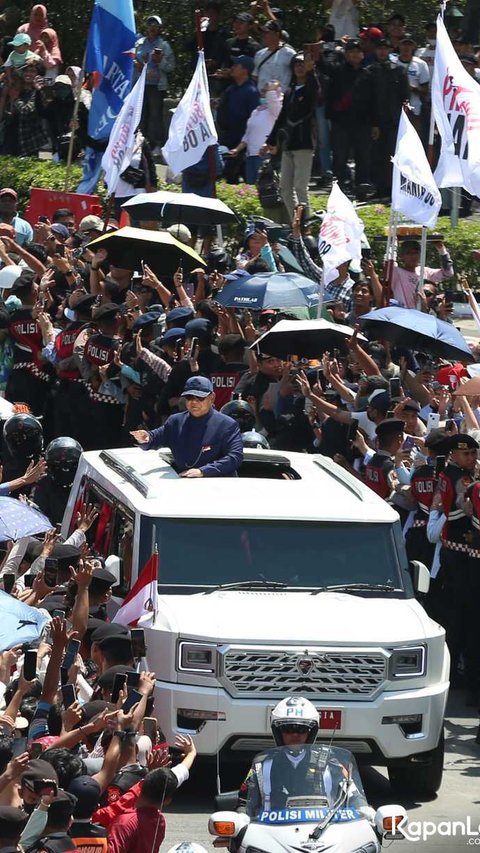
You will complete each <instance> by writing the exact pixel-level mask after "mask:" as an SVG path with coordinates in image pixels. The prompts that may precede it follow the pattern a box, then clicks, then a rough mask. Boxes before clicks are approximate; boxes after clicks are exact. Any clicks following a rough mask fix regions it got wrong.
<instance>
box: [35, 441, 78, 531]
mask: <svg viewBox="0 0 480 853" xmlns="http://www.w3.org/2000/svg"><path fill="white" fill-rule="evenodd" d="M81 455H82V446H81V445H80V444H79V443H78V441H75V439H74V438H70V437H69V436H61V437H60V438H55V439H54V440H53V441H51V442H50V444H49V445H48V446H47V449H46V451H45V460H46V462H47V476H46V477H45V479H44V480H41V481H40V483H39V484H38V486H37V487H36V488H35V492H34V495H33V499H34V501H35V503H36V504H37V506H38V508H39V510H40V512H43V514H44V515H46V516H47V517H48V518H49V519H50V521H51V522H52V527H53V526H54V525H55V524H60V523H61V521H62V519H63V514H64V512H65V507H66V505H67V501H68V496H69V494H70V488H71V486H72V483H73V481H74V479H75V474H76V473H77V467H78V463H79V460H80V456H81Z"/></svg>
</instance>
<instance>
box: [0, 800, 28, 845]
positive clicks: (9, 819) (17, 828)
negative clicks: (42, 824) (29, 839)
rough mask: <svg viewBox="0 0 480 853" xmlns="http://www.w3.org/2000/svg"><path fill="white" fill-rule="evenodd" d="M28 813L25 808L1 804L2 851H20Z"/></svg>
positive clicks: (0, 832) (0, 841) (0, 840)
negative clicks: (21, 837)
mask: <svg viewBox="0 0 480 853" xmlns="http://www.w3.org/2000/svg"><path fill="white" fill-rule="evenodd" d="M27 821H28V815H27V813H26V812H24V811H23V809H19V808H14V807H13V806H0V850H1V853H18V851H19V850H20V847H19V843H20V836H21V834H22V832H23V830H24V829H25V827H26V825H27Z"/></svg>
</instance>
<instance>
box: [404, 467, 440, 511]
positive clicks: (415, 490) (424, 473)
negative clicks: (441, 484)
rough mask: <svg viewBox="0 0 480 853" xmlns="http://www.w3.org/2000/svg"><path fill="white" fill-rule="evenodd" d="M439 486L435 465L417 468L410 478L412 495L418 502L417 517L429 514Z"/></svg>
mask: <svg viewBox="0 0 480 853" xmlns="http://www.w3.org/2000/svg"><path fill="white" fill-rule="evenodd" d="M436 487H437V481H436V479H435V468H434V466H433V465H422V466H421V467H420V468H417V469H416V471H415V472H414V474H412V477H411V479H410V488H411V490H412V495H413V497H414V498H415V500H416V502H417V513H416V516H417V518H422V517H426V516H428V514H429V512H430V509H431V506H432V501H433V496H434V494H435V490H436Z"/></svg>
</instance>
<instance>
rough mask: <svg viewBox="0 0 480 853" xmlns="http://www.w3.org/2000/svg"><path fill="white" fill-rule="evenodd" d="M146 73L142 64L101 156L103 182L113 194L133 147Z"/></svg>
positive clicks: (140, 113)
mask: <svg viewBox="0 0 480 853" xmlns="http://www.w3.org/2000/svg"><path fill="white" fill-rule="evenodd" d="M146 75H147V66H146V65H144V66H143V70H142V73H141V74H140V77H139V78H138V80H137V82H136V83H135V86H134V87H133V89H132V91H131V92H130V94H129V95H128V97H127V98H126V100H125V103H124V105H123V107H122V109H121V110H120V112H119V114H118V116H117V118H116V119H115V124H114V125H113V128H112V132H111V134H110V140H109V143H108V148H107V150H106V151H105V154H104V155H103V157H102V167H103V169H104V171H105V183H106V185H107V187H108V192H109V194H110V195H113V194H114V192H115V190H116V188H117V184H118V179H119V177H120V174H121V172H123V170H124V169H126V168H127V166H128V165H129V164H130V160H131V158H132V154H133V149H134V147H135V131H136V129H137V127H138V125H139V124H140V117H141V115H142V106H143V95H144V93H145V78H146Z"/></svg>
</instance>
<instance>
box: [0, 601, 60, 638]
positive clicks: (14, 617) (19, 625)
mask: <svg viewBox="0 0 480 853" xmlns="http://www.w3.org/2000/svg"><path fill="white" fill-rule="evenodd" d="M0 611H1V613H2V618H1V620H0V652H4V651H5V650H6V649H13V648H14V647H15V646H21V645H23V643H34V642H35V641H36V640H38V639H39V637H40V634H41V633H42V631H43V628H44V626H45V624H46V622H48V616H47V614H46V613H45V611H42V612H41V611H40V610H37V609H36V608H35V607H29V606H28V604H23V602H22V601H18V599H16V598H13V596H11V595H7V593H6V592H2V591H0Z"/></svg>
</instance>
